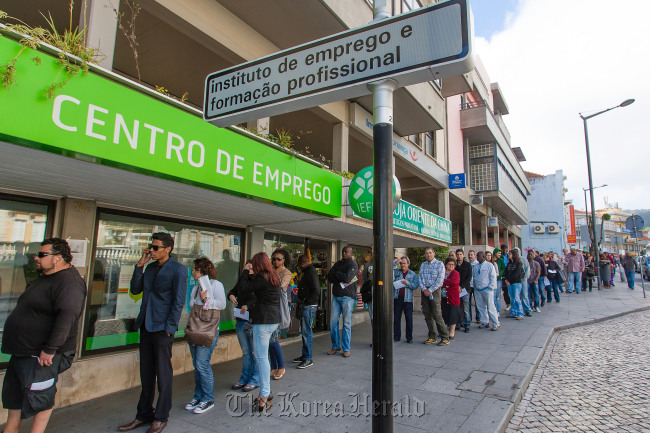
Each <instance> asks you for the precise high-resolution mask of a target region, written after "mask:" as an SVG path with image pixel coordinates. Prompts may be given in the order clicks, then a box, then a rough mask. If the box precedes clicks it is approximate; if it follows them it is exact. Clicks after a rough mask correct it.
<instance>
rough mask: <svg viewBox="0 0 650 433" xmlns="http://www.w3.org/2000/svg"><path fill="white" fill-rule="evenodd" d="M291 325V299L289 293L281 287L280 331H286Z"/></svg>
mask: <svg viewBox="0 0 650 433" xmlns="http://www.w3.org/2000/svg"><path fill="white" fill-rule="evenodd" d="M290 325H291V312H290V311H289V297H288V296H287V291H286V290H284V288H282V287H280V325H279V326H278V329H286V328H288V327H289V326H290Z"/></svg>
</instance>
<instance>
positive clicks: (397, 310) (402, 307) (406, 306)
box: [393, 298, 413, 341]
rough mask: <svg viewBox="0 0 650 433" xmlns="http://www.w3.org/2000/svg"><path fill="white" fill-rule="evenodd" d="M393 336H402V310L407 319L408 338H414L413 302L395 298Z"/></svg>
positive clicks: (398, 338)
mask: <svg viewBox="0 0 650 433" xmlns="http://www.w3.org/2000/svg"><path fill="white" fill-rule="evenodd" d="M393 301H394V302H393V338H395V339H397V340H400V339H401V338H402V311H404V318H405V319H406V339H407V340H408V341H410V340H413V302H404V299H400V298H395V299H394V300H393Z"/></svg>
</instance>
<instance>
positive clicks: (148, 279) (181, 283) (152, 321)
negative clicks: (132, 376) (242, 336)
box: [117, 232, 187, 433]
mask: <svg viewBox="0 0 650 433" xmlns="http://www.w3.org/2000/svg"><path fill="white" fill-rule="evenodd" d="M173 249H174V238H172V237H171V235H170V234H169V233H163V232H159V233H154V234H153V236H152V241H151V244H150V245H149V247H148V248H145V249H144V251H143V253H142V257H141V258H140V260H138V263H136V265H135V269H134V270H133V276H132V277H131V293H132V294H134V295H138V294H140V293H142V304H141V305H140V313H139V314H138V318H137V319H136V320H135V330H139V331H140V383H141V384H142V391H141V392H140V400H139V401H138V409H137V413H136V416H135V419H134V420H133V421H131V422H130V423H128V424H124V425H121V426H118V428H117V429H118V430H119V431H130V430H135V429H136V428H138V427H140V426H143V425H146V424H152V425H151V427H150V428H149V430H147V432H148V433H159V432H161V431H162V430H163V429H164V428H165V427H166V426H167V418H168V417H169V411H170V409H171V407H172V379H173V377H174V370H173V368H172V344H173V343H174V333H176V330H177V329H178V322H179V321H180V319H181V312H182V311H183V307H184V306H185V296H186V294H187V268H186V267H185V266H183V265H182V264H180V263H178V262H177V261H176V260H174V259H173V258H172V257H171V256H170V254H171V252H172V250H173ZM152 260H153V262H152V263H151V264H149V265H148V266H147V267H146V269H145V266H144V265H146V264H147V263H149V262H150V261H152ZM156 383H157V384H158V402H157V403H156V407H155V408H154V406H153V400H154V397H155V388H156Z"/></svg>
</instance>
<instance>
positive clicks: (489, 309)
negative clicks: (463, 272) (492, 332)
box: [474, 289, 501, 328]
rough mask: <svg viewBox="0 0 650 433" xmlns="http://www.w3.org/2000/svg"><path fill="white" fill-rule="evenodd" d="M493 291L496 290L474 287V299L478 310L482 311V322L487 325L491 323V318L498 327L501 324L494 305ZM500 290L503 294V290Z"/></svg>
mask: <svg viewBox="0 0 650 433" xmlns="http://www.w3.org/2000/svg"><path fill="white" fill-rule="evenodd" d="M492 292H494V290H492V289H485V290H476V289H474V300H475V302H476V306H477V307H478V311H480V313H481V314H480V317H481V323H482V324H483V325H487V324H489V322H488V319H489V320H490V321H491V322H492V327H493V328H496V327H498V326H499V317H498V316H497V310H496V308H495V307H494V294H493V293H492ZM498 292H499V295H501V290H499V291H498Z"/></svg>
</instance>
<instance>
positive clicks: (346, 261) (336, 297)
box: [327, 245, 359, 358]
mask: <svg viewBox="0 0 650 433" xmlns="http://www.w3.org/2000/svg"><path fill="white" fill-rule="evenodd" d="M358 271H359V267H358V266H357V262H355V261H354V259H353V258H352V247H351V246H350V245H346V246H345V247H343V251H342V258H341V260H339V261H338V262H336V263H335V264H334V266H332V269H330V271H329V273H328V274H327V280H328V281H329V282H330V283H332V311H331V314H330V337H331V339H332V348H331V349H330V350H329V351H328V352H327V354H328V355H334V354H335V353H337V352H339V351H340V350H341V348H343V356H344V357H346V358H347V357H349V356H350V339H351V338H352V308H353V307H354V301H355V300H356V299H357V272H358ZM340 316H343V332H342V333H339V317H340Z"/></svg>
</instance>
